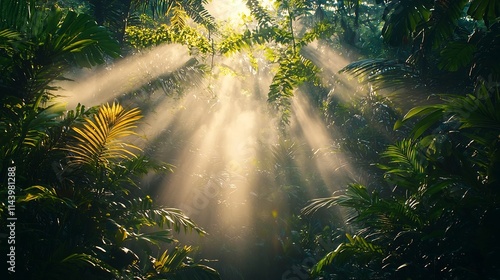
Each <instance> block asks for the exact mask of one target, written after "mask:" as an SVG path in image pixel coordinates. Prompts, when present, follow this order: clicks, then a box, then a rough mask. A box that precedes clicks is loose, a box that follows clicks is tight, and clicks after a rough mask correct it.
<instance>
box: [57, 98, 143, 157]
mask: <svg viewBox="0 0 500 280" xmlns="http://www.w3.org/2000/svg"><path fill="white" fill-rule="evenodd" d="M141 117H142V116H141V114H140V111H139V110H138V109H137V108H134V109H131V110H128V111H127V110H125V109H124V108H123V107H122V106H121V105H119V104H117V103H113V104H112V105H109V104H105V105H102V106H101V107H100V108H99V111H98V112H97V113H96V114H95V115H94V116H93V117H92V118H86V119H85V122H84V123H83V124H82V126H81V127H73V131H74V132H75V136H74V137H73V139H74V143H73V144H72V145H71V146H70V147H67V148H64V150H66V151H68V152H69V155H68V159H69V162H70V165H90V166H97V165H100V164H103V165H104V166H108V163H109V161H112V160H117V159H128V158H130V157H135V154H134V153H133V152H131V151H130V149H133V150H139V148H138V147H136V146H134V145H131V144H127V143H124V142H123V141H122V138H124V137H127V136H130V135H135V133H134V132H133V131H132V129H134V128H135V127H136V123H137V121H138V120H139V119H140V118H141Z"/></svg>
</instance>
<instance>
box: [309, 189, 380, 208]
mask: <svg viewBox="0 0 500 280" xmlns="http://www.w3.org/2000/svg"><path fill="white" fill-rule="evenodd" d="M377 201H378V195H376V194H370V193H368V190H367V189H366V187H364V186H362V185H360V184H349V186H348V187H347V189H346V190H345V193H343V194H341V195H336V196H331V197H326V198H318V199H313V200H311V201H310V202H309V205H307V206H306V207H304V208H303V209H302V214H303V215H311V214H314V213H315V212H317V211H318V210H320V209H323V208H330V207H332V206H335V205H340V206H344V207H349V208H353V209H367V208H369V207H370V206H371V205H373V204H375V203H377Z"/></svg>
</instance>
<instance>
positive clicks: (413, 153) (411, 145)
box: [379, 139, 427, 188]
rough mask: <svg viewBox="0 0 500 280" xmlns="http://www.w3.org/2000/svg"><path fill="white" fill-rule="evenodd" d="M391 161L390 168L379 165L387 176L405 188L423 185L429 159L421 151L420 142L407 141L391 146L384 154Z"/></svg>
mask: <svg viewBox="0 0 500 280" xmlns="http://www.w3.org/2000/svg"><path fill="white" fill-rule="evenodd" d="M382 157H383V158H385V159H387V160H388V161H389V165H388V166H384V165H379V166H380V167H381V168H382V169H385V170H386V175H390V176H391V178H392V177H394V179H395V180H396V181H397V182H398V183H400V184H401V185H403V186H405V187H417V188H418V186H419V185H420V184H421V183H423V182H422V180H424V178H425V177H426V176H425V169H426V166H427V159H426V158H425V155H424V154H423V153H422V151H421V150H420V147H419V145H418V142H415V141H412V139H405V140H402V141H400V142H399V143H396V144H395V145H390V146H389V147H388V148H387V150H386V151H385V152H384V153H383V154H382Z"/></svg>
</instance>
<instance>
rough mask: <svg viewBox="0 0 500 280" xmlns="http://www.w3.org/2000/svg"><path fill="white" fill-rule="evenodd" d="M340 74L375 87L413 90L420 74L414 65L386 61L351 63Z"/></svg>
mask: <svg viewBox="0 0 500 280" xmlns="http://www.w3.org/2000/svg"><path fill="white" fill-rule="evenodd" d="M340 72H341V73H342V72H345V73H348V74H351V75H353V76H355V77H358V78H359V79H360V80H364V82H368V83H370V84H371V85H372V86H373V89H374V90H377V89H383V88H394V89H400V88H411V87H414V86H415V85H416V84H418V76H419V72H418V71H417V69H415V68H414V67H413V66H412V65H410V64H407V63H401V62H399V61H394V60H386V59H365V60H360V61H357V62H353V63H350V64H349V65H347V66H346V67H344V68H343V69H342V70H340Z"/></svg>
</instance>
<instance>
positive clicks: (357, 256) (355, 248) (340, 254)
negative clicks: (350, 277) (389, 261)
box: [311, 234, 383, 275]
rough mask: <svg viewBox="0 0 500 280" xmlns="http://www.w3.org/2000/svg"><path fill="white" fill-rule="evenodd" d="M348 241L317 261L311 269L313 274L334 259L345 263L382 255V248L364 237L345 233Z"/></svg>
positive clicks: (366, 261)
mask: <svg viewBox="0 0 500 280" xmlns="http://www.w3.org/2000/svg"><path fill="white" fill-rule="evenodd" d="M346 237H347V239H348V242H344V243H341V244H340V245H339V246H338V247H337V248H336V249H335V250H333V251H331V252H329V253H328V254H326V255H325V256H324V257H323V258H322V259H321V260H320V261H318V263H316V264H315V265H314V267H313V268H312V269H311V273H312V274H313V275H317V274H318V273H320V272H321V271H322V270H323V268H324V267H325V266H328V265H330V264H332V263H333V262H334V261H336V262H339V263H345V262H347V261H352V260H356V261H358V262H364V263H368V262H370V261H373V260H375V259H378V258H380V257H381V256H382V255H383V251H382V248H381V247H380V246H377V245H375V244H373V243H371V242H369V241H367V240H366V239H365V238H363V237H361V236H359V235H354V236H351V235H350V234H346Z"/></svg>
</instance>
